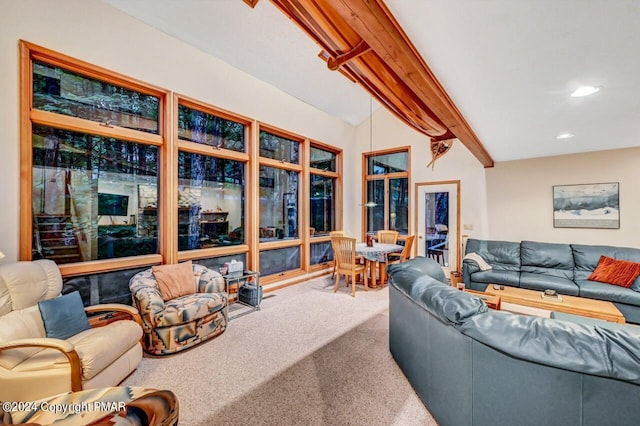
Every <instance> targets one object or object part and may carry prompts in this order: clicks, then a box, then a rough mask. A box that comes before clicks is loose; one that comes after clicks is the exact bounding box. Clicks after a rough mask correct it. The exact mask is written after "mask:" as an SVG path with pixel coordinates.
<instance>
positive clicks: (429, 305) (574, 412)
mask: <svg viewBox="0 0 640 426" xmlns="http://www.w3.org/2000/svg"><path fill="white" fill-rule="evenodd" d="M388 272H389V278H390V281H389V282H390V285H389V346H390V350H391V354H392V355H393V357H394V359H395V360H396V362H397V363H398V365H399V366H400V368H401V370H402V371H403V372H404V374H405V375H406V377H407V378H408V380H409V382H410V383H411V385H412V386H413V388H414V389H415V391H416V392H417V393H418V395H419V396H420V398H421V399H422V401H423V402H424V404H425V405H426V406H427V408H428V409H429V411H430V412H431V414H432V415H433V416H434V418H435V419H436V420H437V422H438V423H439V424H440V425H442V426H447V425H455V426H465V425H473V426H484V425H492V426H494V425H519V426H527V425H532V426H534V425H535V426H539V425H545V426H553V425H563V426H564V425H593V426H596V425H597V426H601V425H635V424H638V419H640V404H638V401H639V400H640V357H638V355H637V354H639V353H640V328H638V327H635V326H622V325H619V324H613V326H617V328H608V325H609V324H611V323H606V322H604V321H602V322H596V324H602V325H601V326H598V325H589V324H580V323H575V322H569V321H563V320H557V319H550V318H541V317H533V316H525V315H518V314H512V313H509V312H503V311H494V310H489V309H488V308H487V306H486V305H485V304H484V302H483V301H482V300H481V299H480V298H479V297H478V296H474V295H472V294H470V293H467V292H462V291H459V290H456V289H455V288H453V287H451V286H449V285H447V284H445V277H444V274H443V272H442V270H441V269H440V267H439V266H438V265H437V264H436V263H435V262H434V261H432V260H430V259H425V258H415V259H412V260H410V261H407V262H404V263H402V264H396V265H392V266H389V267H388ZM592 321H593V320H592Z"/></svg>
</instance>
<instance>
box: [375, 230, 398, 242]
mask: <svg viewBox="0 0 640 426" xmlns="http://www.w3.org/2000/svg"><path fill="white" fill-rule="evenodd" d="M378 242H379V243H382V244H396V243H397V242H398V231H389V230H384V231H378Z"/></svg>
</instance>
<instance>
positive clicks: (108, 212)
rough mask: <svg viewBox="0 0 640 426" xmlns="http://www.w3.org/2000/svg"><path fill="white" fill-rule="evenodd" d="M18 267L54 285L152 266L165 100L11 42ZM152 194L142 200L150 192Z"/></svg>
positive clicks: (157, 244)
mask: <svg viewBox="0 0 640 426" xmlns="http://www.w3.org/2000/svg"><path fill="white" fill-rule="evenodd" d="M20 54H21V150H20V155H21V170H20V174H21V197H20V207H21V211H20V255H19V257H20V259H21V260H33V259H39V258H47V259H51V260H54V261H55V262H56V263H58V264H59V265H60V269H61V271H62V273H63V275H77V274H83V273H87V272H100V271H106V270H110V269H123V268H127V267H135V266H141V265H148V264H152V263H160V262H162V255H163V254H164V253H165V251H166V235H164V234H162V233H161V232H160V233H159V232H157V230H158V229H161V228H162V225H163V224H164V221H166V218H165V217H163V216H159V217H157V218H156V219H155V220H154V221H149V223H148V227H147V228H145V229H140V227H139V223H140V219H141V206H142V205H143V204H145V203H147V204H155V205H161V204H162V203H163V202H165V196H164V194H163V193H162V188H163V179H164V178H165V177H164V176H163V174H162V170H163V166H164V164H165V161H166V159H165V150H166V134H167V132H166V124H167V120H166V116H167V113H166V108H167V102H166V101H167V91H165V90H163V89H160V88H157V87H154V86H151V85H148V84H145V83H142V82H139V81H137V80H134V79H131V78H128V77H125V76H122V75H120V74H117V73H115V72H112V71H109V70H106V69H104V68H100V67H97V66H94V65H91V64H88V63H86V62H83V61H80V60H77V59H74V58H71V57H68V56H65V55H62V54H59V53H56V52H53V51H51V50H49V49H45V48H43V47H40V46H36V45H34V44H31V43H27V42H24V41H21V43H20ZM151 188H152V189H153V190H152V191H150V189H151Z"/></svg>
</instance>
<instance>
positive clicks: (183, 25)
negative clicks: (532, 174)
mask: <svg viewBox="0 0 640 426" xmlns="http://www.w3.org/2000/svg"><path fill="white" fill-rule="evenodd" d="M105 1H106V2H107V3H110V4H111V5H113V6H115V7H117V8H119V9H121V10H123V11H124V12H126V13H128V14H130V15H132V16H134V17H136V18H138V19H140V20H141V21H143V22H146V23H147V24H149V25H151V26H154V27H156V28H158V29H160V30H162V31H164V32H166V33H167V34H169V35H172V36H174V37H176V38H178V39H180V40H183V41H185V42H187V43H189V44H191V45H193V46H195V47H197V48H199V49H201V50H203V51H205V52H207V53H210V54H211V55H213V56H215V57H218V58H220V59H221V60H223V61H225V62H227V63H229V64H231V65H233V66H234V67H236V68H238V69H240V70H243V71H245V72H247V73H248V74H251V75H253V76H255V77H256V78H259V79H260V80H263V81H265V82H268V83H270V84H272V85H274V86H276V87H278V88H280V89H281V90H283V91H284V92H287V93H289V94H291V95H293V96H295V97H297V98H299V99H301V100H303V101H304V102H307V103H308V104H311V105H314V106H316V107H317V108H319V109H321V110H323V111H326V112H328V113H329V114H331V115H334V116H336V117H340V118H342V119H343V120H345V121H347V122H349V123H351V124H354V125H358V124H360V123H361V122H362V121H363V120H364V119H365V118H366V117H367V116H368V115H369V96H368V95H367V94H366V93H365V92H364V90H363V89H361V88H360V87H359V86H357V85H356V84H354V83H352V82H350V81H349V80H347V79H346V78H345V77H343V76H342V75H341V74H339V73H337V72H333V71H329V70H328V69H327V67H326V64H325V63H324V62H323V61H321V60H320V59H319V58H318V57H317V55H318V53H319V51H320V49H319V47H318V46H317V45H316V44H315V43H314V42H313V41H312V40H311V39H310V38H308V37H307V36H306V34H304V33H303V32H302V31H301V30H300V29H299V28H298V27H297V26H296V25H295V24H294V23H293V22H291V21H289V20H288V19H287V18H286V17H285V16H284V15H283V14H282V13H281V12H280V11H279V10H277V9H276V8H275V6H273V4H272V3H271V2H269V1H267V0H261V1H259V3H258V5H257V7H256V8H255V9H251V8H250V7H248V6H247V5H246V4H245V3H244V2H243V1H242V0H209V1H206V0H137V1H130V0H105ZM386 4H387V6H388V7H389V9H390V10H391V11H392V13H393V14H394V16H395V17H396V19H397V20H398V22H399V23H400V25H401V26H402V27H403V28H404V30H405V32H406V33H407V34H408V36H409V38H410V39H411V40H412V41H413V43H414V45H415V46H416V48H417V49H418V51H419V52H420V53H421V54H422V56H423V57H424V59H425V60H426V62H427V64H428V65H429V66H430V68H431V69H432V71H433V72H434V73H435V75H436V76H437V77H438V79H439V80H440V82H441V83H442V85H443V86H444V88H445V89H446V90H447V92H448V93H449V95H450V97H451V98H452V99H453V101H454V102H455V104H456V105H457V106H458V108H459V109H460V111H461V112H462V114H463V115H464V117H465V118H466V119H467V121H468V122H469V124H470V125H471V127H472V128H473V129H474V131H475V132H476V134H477V135H478V137H479V138H480V140H481V141H482V143H483V144H484V145H485V147H486V148H487V150H488V151H489V153H490V154H491V156H492V157H493V158H494V160H496V161H507V160H514V159H522V158H532V157H543V156H549V155H559V154H568V153H577V152H586V151H598V150H604V149H614V148H624V147H632V146H640V96H638V94H640V54H639V52H640V49H639V46H640V25H639V23H640V1H639V0H386ZM580 85H593V86H599V87H601V91H600V92H599V93H597V94H595V95H592V96H589V97H585V98H572V97H570V96H569V95H570V93H571V92H572V91H573V90H574V89H575V88H576V87H578V86H580ZM565 132H569V133H573V134H574V135H575V137H573V138H571V139H568V140H557V139H556V138H555V137H556V136H557V135H559V134H561V133H565Z"/></svg>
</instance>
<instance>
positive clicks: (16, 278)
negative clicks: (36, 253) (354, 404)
mask: <svg viewBox="0 0 640 426" xmlns="http://www.w3.org/2000/svg"><path fill="white" fill-rule="evenodd" d="M61 291H62V276H61V275H60V270H59V269H58V265H56V263H55V262H54V261H52V260H48V259H41V260H36V261H33V262H12V263H7V264H3V265H0V316H2V315H4V314H7V313H9V312H10V311H12V310H13V311H17V310H19V309H24V308H28V307H30V306H34V305H35V304H37V303H38V302H39V301H40V300H46V299H52V298H54V297H56V296H58V295H59V294H60V292H61Z"/></svg>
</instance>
